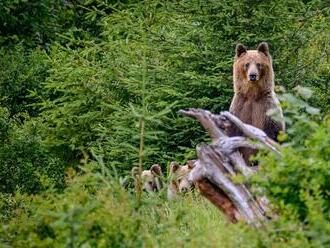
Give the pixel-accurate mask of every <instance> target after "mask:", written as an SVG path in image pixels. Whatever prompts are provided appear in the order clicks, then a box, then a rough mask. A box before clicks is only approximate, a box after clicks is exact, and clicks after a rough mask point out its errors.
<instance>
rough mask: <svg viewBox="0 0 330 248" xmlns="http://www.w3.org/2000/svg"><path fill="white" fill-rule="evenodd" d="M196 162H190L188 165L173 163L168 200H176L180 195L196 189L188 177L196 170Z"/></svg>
mask: <svg viewBox="0 0 330 248" xmlns="http://www.w3.org/2000/svg"><path fill="white" fill-rule="evenodd" d="M195 162H196V160H189V161H187V164H186V165H179V164H178V163H176V162H174V161H173V162H171V164H170V176H169V178H170V180H169V184H168V188H167V199H169V200H173V199H176V198H177V197H178V195H180V194H182V193H185V192H188V191H190V190H192V189H193V188H194V185H193V183H192V182H190V181H189V180H188V176H189V173H190V171H191V170H192V169H193V168H194V166H195Z"/></svg>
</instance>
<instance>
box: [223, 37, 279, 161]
mask: <svg viewBox="0 0 330 248" xmlns="http://www.w3.org/2000/svg"><path fill="white" fill-rule="evenodd" d="M233 82H234V97H233V100H232V102H231V105H230V109H229V111H230V112H231V113H232V114H234V115H235V116H237V117H238V118H240V119H241V120H242V121H243V122H244V123H247V124H250V125H252V126H255V127H257V128H259V129H261V130H263V131H264V132H265V133H266V134H267V135H268V136H269V137H270V138H272V139H273V140H277V136H278V134H279V132H280V131H284V128H285V124H284V121H283V114H282V109H281V107H280V105H279V101H278V99H277V97H276V94H275V91H274V70H273V65H272V57H271V55H270V53H269V48H268V44H267V43H266V42H262V43H260V44H259V45H258V47H257V50H248V49H247V48H246V47H245V46H244V45H242V44H238V45H237V46H236V55H235V59H234V67H233ZM271 109H273V110H274V111H276V112H277V115H278V116H279V117H280V118H281V119H282V120H281V121H277V120H274V119H273V118H271V117H270V116H268V115H267V111H269V110H271ZM228 135H229V136H238V135H241V133H240V132H239V131H238V130H235V129H234V128H229V130H228ZM241 152H242V154H243V157H244V159H245V161H247V162H248V160H249V157H250V156H251V155H252V154H254V153H255V151H253V150H251V149H241Z"/></svg>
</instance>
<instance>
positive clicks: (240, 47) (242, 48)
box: [235, 43, 247, 58]
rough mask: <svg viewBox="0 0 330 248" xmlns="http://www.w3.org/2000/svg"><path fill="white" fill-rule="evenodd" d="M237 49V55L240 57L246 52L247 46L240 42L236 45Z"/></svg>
mask: <svg viewBox="0 0 330 248" xmlns="http://www.w3.org/2000/svg"><path fill="white" fill-rule="evenodd" d="M235 51H236V57H237V58H238V57H240V56H241V55H242V54H243V53H246V51H247V48H246V46H244V45H243V44H241V43H238V44H237V45H236V49H235Z"/></svg>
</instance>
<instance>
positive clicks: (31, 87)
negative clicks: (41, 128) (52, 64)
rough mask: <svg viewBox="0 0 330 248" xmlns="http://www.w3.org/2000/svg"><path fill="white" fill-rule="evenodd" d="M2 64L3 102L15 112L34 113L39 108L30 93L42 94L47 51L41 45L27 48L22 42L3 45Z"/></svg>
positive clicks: (0, 96) (0, 90)
mask: <svg viewBox="0 0 330 248" xmlns="http://www.w3.org/2000/svg"><path fill="white" fill-rule="evenodd" d="M0 56H1V58H2V59H1V61H0V66H1V68H6V69H5V70H1V72H0V104H1V106H3V107H6V108H7V109H8V110H9V111H10V115H11V116H14V115H17V114H19V113H22V112H27V113H28V114H29V115H30V116H35V115H37V113H38V109H37V108H35V107H33V106H31V104H33V103H34V102H35V99H32V98H31V97H30V94H31V92H34V93H35V94H36V95H38V96H39V97H42V84H41V83H42V82H43V81H44V80H45V79H46V76H47V69H48V67H47V64H45V63H44V62H43V61H45V53H44V52H43V51H41V50H39V49H36V50H34V51H28V50H26V49H25V48H24V47H22V46H15V47H13V48H12V49H10V50H7V49H5V48H2V49H0Z"/></svg>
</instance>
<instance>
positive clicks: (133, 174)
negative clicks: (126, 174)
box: [132, 166, 139, 178]
mask: <svg viewBox="0 0 330 248" xmlns="http://www.w3.org/2000/svg"><path fill="white" fill-rule="evenodd" d="M138 174H139V167H136V166H134V167H133V168H132V177H134V178H135V177H137V176H138Z"/></svg>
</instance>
